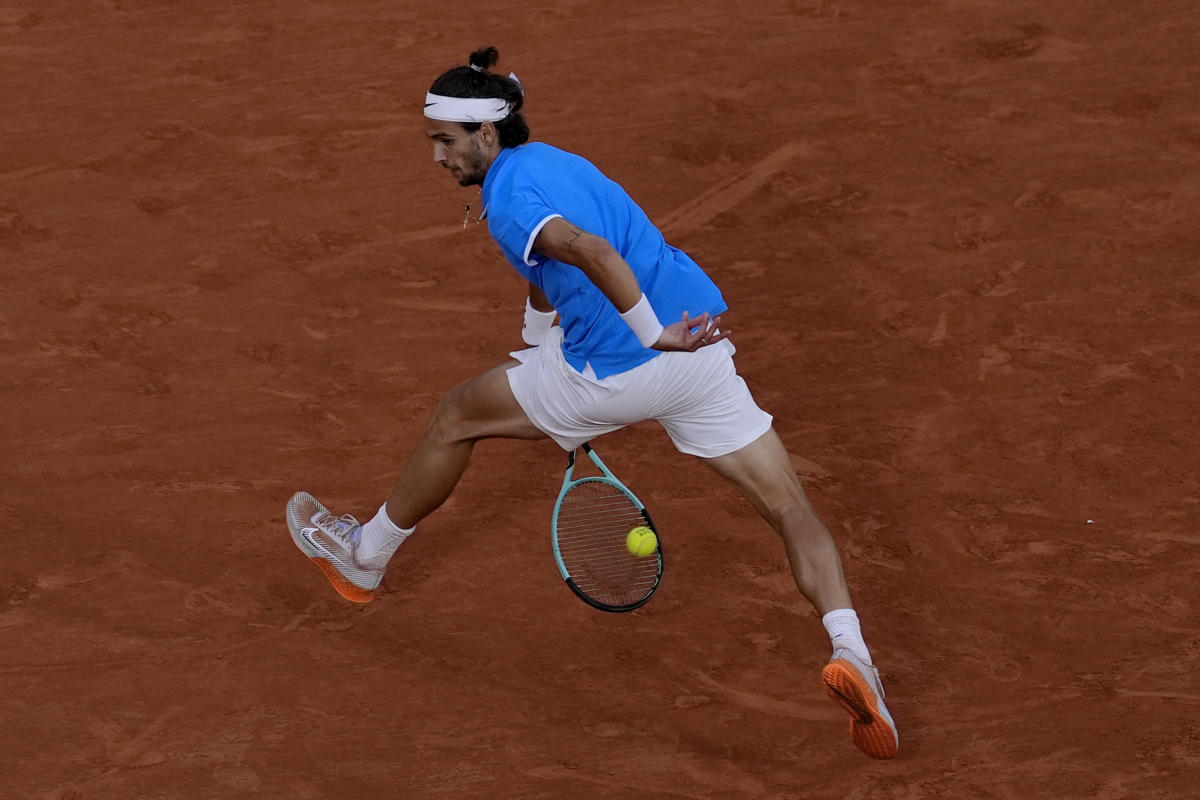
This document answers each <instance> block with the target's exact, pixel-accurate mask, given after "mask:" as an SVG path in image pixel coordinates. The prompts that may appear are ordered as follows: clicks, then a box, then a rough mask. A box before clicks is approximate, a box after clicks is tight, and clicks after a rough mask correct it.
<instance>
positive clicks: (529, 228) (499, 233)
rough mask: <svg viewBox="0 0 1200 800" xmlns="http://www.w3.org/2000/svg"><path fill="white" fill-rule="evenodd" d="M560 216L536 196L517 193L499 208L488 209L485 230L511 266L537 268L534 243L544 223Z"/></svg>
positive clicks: (527, 191)
mask: <svg viewBox="0 0 1200 800" xmlns="http://www.w3.org/2000/svg"><path fill="white" fill-rule="evenodd" d="M561 216H562V214H561V213H559V212H558V211H555V210H554V209H552V208H550V206H549V205H548V204H547V203H546V201H545V200H544V199H543V198H542V197H541V196H540V195H539V194H537V193H536V192H533V191H529V190H526V191H518V192H513V193H512V194H510V195H508V196H507V197H506V198H505V202H504V203H503V205H501V206H500V207H499V208H494V209H488V218H489V219H490V222H489V223H488V230H489V231H490V232H491V234H492V238H494V239H495V240H496V242H497V243H498V244H499V245H500V247H501V248H502V249H503V250H504V254H505V256H507V257H508V259H509V260H510V261H512V262H513V263H514V264H522V263H523V264H525V265H526V266H530V267H533V266H536V265H537V264H538V263H539V261H538V260H536V258H537V257H535V256H534V254H533V252H532V251H533V241H534V239H535V238H537V235H538V233H540V232H541V230H542V228H543V227H544V226H545V224H546V223H547V222H549V221H550V220H552V219H554V218H555V217H561Z"/></svg>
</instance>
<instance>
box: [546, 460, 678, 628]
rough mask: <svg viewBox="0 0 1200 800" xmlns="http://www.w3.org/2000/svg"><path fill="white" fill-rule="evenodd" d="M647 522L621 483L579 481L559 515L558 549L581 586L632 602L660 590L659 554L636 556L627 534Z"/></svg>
mask: <svg viewBox="0 0 1200 800" xmlns="http://www.w3.org/2000/svg"><path fill="white" fill-rule="evenodd" d="M646 524H647V520H646V516H645V514H643V513H642V511H641V509H640V508H638V506H637V505H636V504H635V503H634V502H633V501H632V500H630V499H629V497H628V496H627V495H626V494H625V493H624V492H623V491H621V489H619V488H618V487H616V486H614V485H613V484H611V483H608V482H606V481H603V480H591V481H585V482H583V483H579V484H576V485H575V486H574V487H572V488H571V489H570V490H569V491H568V492H567V495H566V496H565V497H564V498H563V501H562V505H561V506H560V508H559V513H558V548H559V555H560V556H561V557H562V560H563V563H564V565H565V566H566V567H567V571H568V572H569V573H570V575H571V577H572V579H573V580H574V582H575V585H576V587H578V589H579V590H580V591H582V592H584V593H585V594H587V595H588V596H589V597H591V598H592V599H594V600H597V601H599V602H601V603H604V604H606V605H609V606H617V607H619V606H625V605H632V604H634V603H636V602H638V601H639V600H641V599H642V598H644V597H645V596H646V595H647V594H649V593H650V592H652V591H653V590H654V587H655V586H656V585H657V583H658V580H659V576H660V561H659V558H658V555H657V554H654V555H650V556H635V555H633V554H632V553H630V552H629V550H628V548H627V547H626V545H625V537H626V535H628V533H629V531H630V530H632V529H633V528H635V527H637V526H638V525H646Z"/></svg>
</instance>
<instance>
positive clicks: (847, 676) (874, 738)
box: [821, 660, 900, 758]
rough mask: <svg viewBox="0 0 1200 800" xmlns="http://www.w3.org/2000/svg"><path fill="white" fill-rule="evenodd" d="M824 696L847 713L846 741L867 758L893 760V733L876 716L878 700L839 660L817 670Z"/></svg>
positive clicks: (882, 719)
mask: <svg viewBox="0 0 1200 800" xmlns="http://www.w3.org/2000/svg"><path fill="white" fill-rule="evenodd" d="M821 678H822V680H823V681H824V683H825V693H826V694H827V695H829V697H830V699H831V700H833V701H834V702H836V703H837V704H838V705H840V706H841V707H842V708H844V709H846V711H848V712H849V713H850V716H851V717H852V719H851V720H850V738H851V739H853V740H854V744H855V745H857V746H858V749H859V750H862V751H863V752H864V753H866V754H867V755H869V756H871V758H895V757H896V755H897V754H898V753H899V751H900V748H899V746H898V744H897V742H896V734H895V731H893V730H892V726H891V725H889V724H888V723H887V720H886V719H884V717H883V716H882V715H881V714H880V713H879V700H878V698H877V697H876V696H875V692H874V691H873V690H872V689H871V687H870V685H868V684H867V683H866V682H864V681H863V679H862V678H861V677H859V675H858V670H857V669H855V668H854V667H853V666H852V665H850V664H848V663H846V662H843V661H841V660H838V661H831V662H830V663H829V664H827V665H826V666H825V669H823V670H822V671H821Z"/></svg>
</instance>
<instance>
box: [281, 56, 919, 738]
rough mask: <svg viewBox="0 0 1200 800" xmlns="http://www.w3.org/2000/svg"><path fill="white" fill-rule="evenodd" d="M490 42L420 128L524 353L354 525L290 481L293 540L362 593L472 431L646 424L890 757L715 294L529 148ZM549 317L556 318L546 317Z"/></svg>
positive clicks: (560, 159) (583, 181) (449, 411)
mask: <svg viewBox="0 0 1200 800" xmlns="http://www.w3.org/2000/svg"><path fill="white" fill-rule="evenodd" d="M497 60H498V53H497V52H496V50H495V49H494V48H487V49H485V50H480V51H477V52H475V53H472V54H471V57H470V61H469V64H468V65H465V66H460V67H455V68H453V69H450V70H448V71H447V72H445V73H444V74H443V75H441V77H439V78H438V79H437V80H436V81H434V83H433V85H432V87H431V88H430V90H429V93H428V94H427V95H426V97H425V117H426V124H425V133H426V135H427V136H428V137H429V139H430V141H431V142H432V145H433V158H434V161H435V162H436V163H437V164H439V165H441V166H442V167H443V168H444V169H446V170H447V171H448V172H449V173H450V175H452V176H453V177H454V178H455V179H456V180H457V181H458V183H459V184H461V185H462V186H481V187H482V190H481V192H482V201H483V209H482V211H481V216H482V217H483V218H484V219H485V220H486V221H487V224H488V229H489V231H490V233H491V235H492V237H493V238H494V239H495V241H496V243H497V244H498V245H499V247H500V250H501V251H502V252H503V254H504V256H505V257H506V258H507V260H508V261H509V262H510V263H511V264H512V266H513V267H515V268H516V269H517V271H518V272H520V273H521V275H523V276H524V277H525V278H526V280H527V281H528V284H529V295H528V299H527V300H526V303H525V317H524V325H523V327H522V331H521V334H522V337H523V339H524V341H525V343H526V344H528V345H529V347H528V348H527V349H524V350H520V351H518V352H515V353H512V354H511V356H512V360H508V361H506V362H505V363H503V364H501V365H499V366H497V367H495V368H494V369H491V370H489V371H487V372H484V373H483V374H482V375H479V376H477V377H475V378H472V379H471V380H469V381H467V382H466V383H464V384H462V385H460V386H458V387H457V388H455V389H453V390H451V391H450V392H448V393H447V394H446V395H445V396H444V397H443V398H442V399H441V401H440V403H439V405H438V408H437V410H436V412H435V413H434V415H433V419H432V421H431V422H430V423H429V426H428V428H427V430H426V432H425V435H424V437H423V438H422V440H421V442H420V444H419V445H418V446H417V449H416V451H415V452H414V453H413V455H412V457H411V459H410V460H409V462H408V464H407V465H406V467H405V468H404V470H403V471H402V473H401V475H400V478H399V480H398V481H397V483H396V485H395V489H394V490H393V492H392V494H391V496H390V497H389V498H388V500H387V502H386V503H384V504H383V505H382V506H381V507H380V509H379V511H378V513H376V514H375V516H374V517H373V518H372V519H371V520H370V521H369V522H367V523H366V524H365V525H360V524H359V522H358V520H357V519H355V518H354V517H352V516H350V515H341V516H338V515H335V514H334V513H333V512H331V511H329V510H328V509H327V508H326V507H325V506H323V505H322V504H321V503H319V502H318V501H317V500H316V499H315V498H314V497H313V496H312V495H310V494H308V493H306V492H299V493H297V494H296V495H295V496H293V497H292V498H291V500H290V501H289V502H288V507H287V519H288V525H289V528H290V529H291V534H292V538H293V540H294V541H295V543H296V545H297V546H298V547H299V548H300V550H302V551H303V552H304V553H305V554H306V555H307V556H309V557H310V558H311V559H313V561H314V562H315V563H316V564H317V565H318V566H320V567H321V569H322V570H323V571H324V572H325V574H326V576H327V577H328V578H329V580H330V582H331V583H332V584H333V586H334V588H335V589H336V590H337V591H338V592H339V593H340V594H341V595H342V596H343V597H345V598H346V599H348V600H352V601H355V602H369V601H370V600H371V599H372V598H373V597H374V596H375V594H376V591H377V590H378V587H379V585H380V583H381V582H382V580H383V575H384V570H385V568H386V567H387V564H388V562H389V560H390V559H391V558H392V556H393V554H394V553H395V552H396V549H397V548H398V547H399V546H400V544H401V543H402V542H403V541H404V540H405V539H406V538H408V537H409V536H410V535H412V533H413V531H414V530H415V528H416V525H417V523H418V522H420V521H421V520H422V519H424V518H425V517H426V516H427V515H429V514H430V513H431V512H433V511H434V510H435V509H436V508H438V507H439V506H440V505H441V504H442V503H443V502H444V501H445V500H446V498H447V497H449V495H450V493H451V491H452V490H453V489H454V487H455V485H456V484H457V483H458V481H459V478H460V477H461V476H462V474H463V471H464V470H465V469H466V466H467V462H468V460H469V459H470V457H471V452H472V449H473V448H474V446H475V443H476V442H477V441H479V440H480V439H487V438H492V437H505V438H514V439H538V438H544V437H549V438H551V439H553V440H554V441H555V442H557V443H558V444H559V445H560V446H562V448H563V449H564V450H567V451H573V450H574V449H575V448H577V447H579V446H580V445H582V444H583V443H584V442H587V441H590V440H592V439H595V438H597V437H598V436H601V435H603V434H605V433H609V432H611V431H615V430H618V429H620V428H622V427H624V426H626V425H629V424H632V423H635V422H639V421H642V420H648V419H649V420H656V421H658V422H659V423H661V424H662V426H663V427H664V428H665V429H666V431H667V434H668V435H669V436H670V437H671V440H672V441H673V442H674V444H675V447H676V448H677V449H678V450H679V451H680V452H683V453H687V454H690V455H693V456H697V457H699V458H701V459H703V460H704V461H705V462H706V463H707V464H708V465H709V466H710V467H712V469H713V470H714V471H715V472H716V473H717V474H718V475H721V476H722V477H724V478H725V479H727V480H729V481H730V482H732V483H733V484H734V485H735V486H737V487H738V489H740V490H741V491H742V492H743V493H744V494H745V495H746V497H747V498H748V499H749V501H750V502H751V503H752V504H753V505H754V507H755V508H756V509H758V511H759V512H760V513H761V514H762V516H763V517H764V518H765V519H766V520H767V522H769V523H770V524H771V526H772V527H774V528H775V530H776V531H777V532H778V533H779V534H780V536H781V537H782V539H783V542H784V546H785V549H786V552H787V557H788V560H789V562H790V565H791V570H792V574H793V575H794V577H795V581H796V584H797V586H798V587H799V589H800V591H801V593H803V595H804V596H805V597H806V598H807V599H808V600H809V601H810V602H811V603H812V604H813V606H814V607H815V608H816V610H817V611H818V612H819V613H820V614H821V615H822V622H823V623H824V626H825V628H826V630H827V631H828V633H829V636H830V641H831V643H832V646H833V656H832V658H831V659H830V661H829V663H828V664H827V665H826V666H825V668H824V670H823V672H822V677H823V681H824V684H825V689H826V691H827V693H828V694H829V695H830V697H832V698H833V699H835V700H837V701H838V702H839V703H841V705H842V706H843V707H844V708H845V709H846V710H847V711H849V712H850V715H851V718H852V721H851V734H852V738H853V740H854V742H855V744H857V745H858V747H859V748H860V749H861V750H863V751H864V752H865V753H867V754H868V755H871V756H874V757H876V758H891V757H893V756H895V755H896V753H897V748H898V743H899V738H898V736H897V733H896V727H895V725H894V723H893V721H892V717H891V715H890V713H889V712H888V709H887V707H886V706H885V705H884V702H883V696H884V692H883V686H882V683H881V681H880V677H879V671H878V670H877V669H876V668H875V666H874V665H873V662H872V658H871V653H870V651H869V650H868V649H867V645H866V642H865V641H864V640H863V635H862V632H861V629H860V625H859V619H858V616H857V614H856V613H855V610H854V608H853V605H852V604H851V601H850V592H849V589H848V588H847V585H846V579H845V577H844V576H843V573H842V565H841V559H840V556H839V554H838V551H837V547H836V545H835V544H834V541H833V538H832V537H831V536H830V534H829V531H828V530H827V529H826V527H825V525H824V524H822V522H821V520H820V519H819V518H818V517H817V515H816V513H815V512H814V510H813V507H812V505H810V503H809V501H808V499H807V497H806V496H805V494H804V490H803V489H802V488H801V485H800V481H799V479H798V478H797V476H796V473H795V471H794V469H793V468H792V464H791V459H790V458H789V456H788V453H787V451H786V450H785V448H784V446H783V444H782V442H781V441H780V439H779V437H778V436H777V435H776V433H775V431H774V429H773V428H772V418H771V416H770V415H769V414H767V413H766V412H765V411H763V410H762V409H761V408H759V407H758V405H757V404H756V403H755V401H754V398H753V397H752V396H751V394H750V391H749V390H748V388H747V386H746V383H745V381H743V380H742V378H741V377H739V376H738V374H737V371H736V369H735V367H734V362H733V354H734V347H733V344H732V343H731V342H730V341H729V334H730V331H729V329H728V328H727V327H724V326H722V325H721V315H722V314H723V313H724V312H725V311H726V305H725V300H724V299H723V297H722V295H721V292H720V290H719V289H718V288H717V286H716V285H715V284H714V283H713V281H712V280H711V279H710V278H709V276H708V275H707V274H706V273H705V272H704V271H703V270H702V269H701V268H700V267H699V266H698V265H697V264H696V262H694V261H693V260H692V259H691V258H689V257H688V255H687V254H686V253H683V252H681V251H680V250H677V249H676V248H674V247H672V246H671V245H669V244H667V242H666V241H665V240H664V239H663V236H662V234H661V233H660V232H659V230H658V229H657V228H656V227H655V226H654V224H653V223H652V222H651V221H650V220H649V218H648V217H647V216H646V214H645V213H644V212H643V211H642V209H641V208H639V207H638V206H637V205H636V204H635V203H634V201H633V200H632V199H631V198H630V197H629V195H628V194H627V193H626V192H625V190H624V189H622V188H621V187H620V186H619V185H618V184H616V183H615V182H613V181H612V180H610V179H609V178H607V177H606V176H605V175H604V174H602V173H601V172H600V171H599V170H598V169H597V168H596V167H595V166H593V165H592V164H591V163H590V162H588V161H587V160H585V159H583V158H581V157H580V156H577V155H573V154H571V153H568V152H565V151H563V150H560V149H557V148H555V147H552V146H550V145H548V144H542V143H537V142H530V141H529V127H528V125H527V124H526V121H525V118H524V116H523V114H522V113H521V108H522V105H523V103H524V90H523V88H522V86H521V85H520V83H519V82H518V81H517V79H516V76H515V75H512V74H511V73H510V74H509V76H508V77H505V76H503V75H499V74H494V73H492V72H491V68H492V67H493V66H494V65H495V64H496V62H497ZM556 318H557V319H558V320H559V324H557V325H556V324H554V322H555V319H556Z"/></svg>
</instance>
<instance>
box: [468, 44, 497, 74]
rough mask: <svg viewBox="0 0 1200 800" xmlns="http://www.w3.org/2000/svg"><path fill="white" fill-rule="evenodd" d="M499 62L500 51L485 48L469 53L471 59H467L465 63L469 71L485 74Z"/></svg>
mask: <svg viewBox="0 0 1200 800" xmlns="http://www.w3.org/2000/svg"><path fill="white" fill-rule="evenodd" d="M499 60H500V51H499V50H497V49H496V48H494V47H485V48H483V49H482V50H476V51H475V52H473V53H471V57H470V58H469V59H467V63H468V64H469V65H470V66H471V69H473V70H475V71H476V72H487V71H488V69H490V68H491V67H494V66H496V63H497V62H498V61H499Z"/></svg>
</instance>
